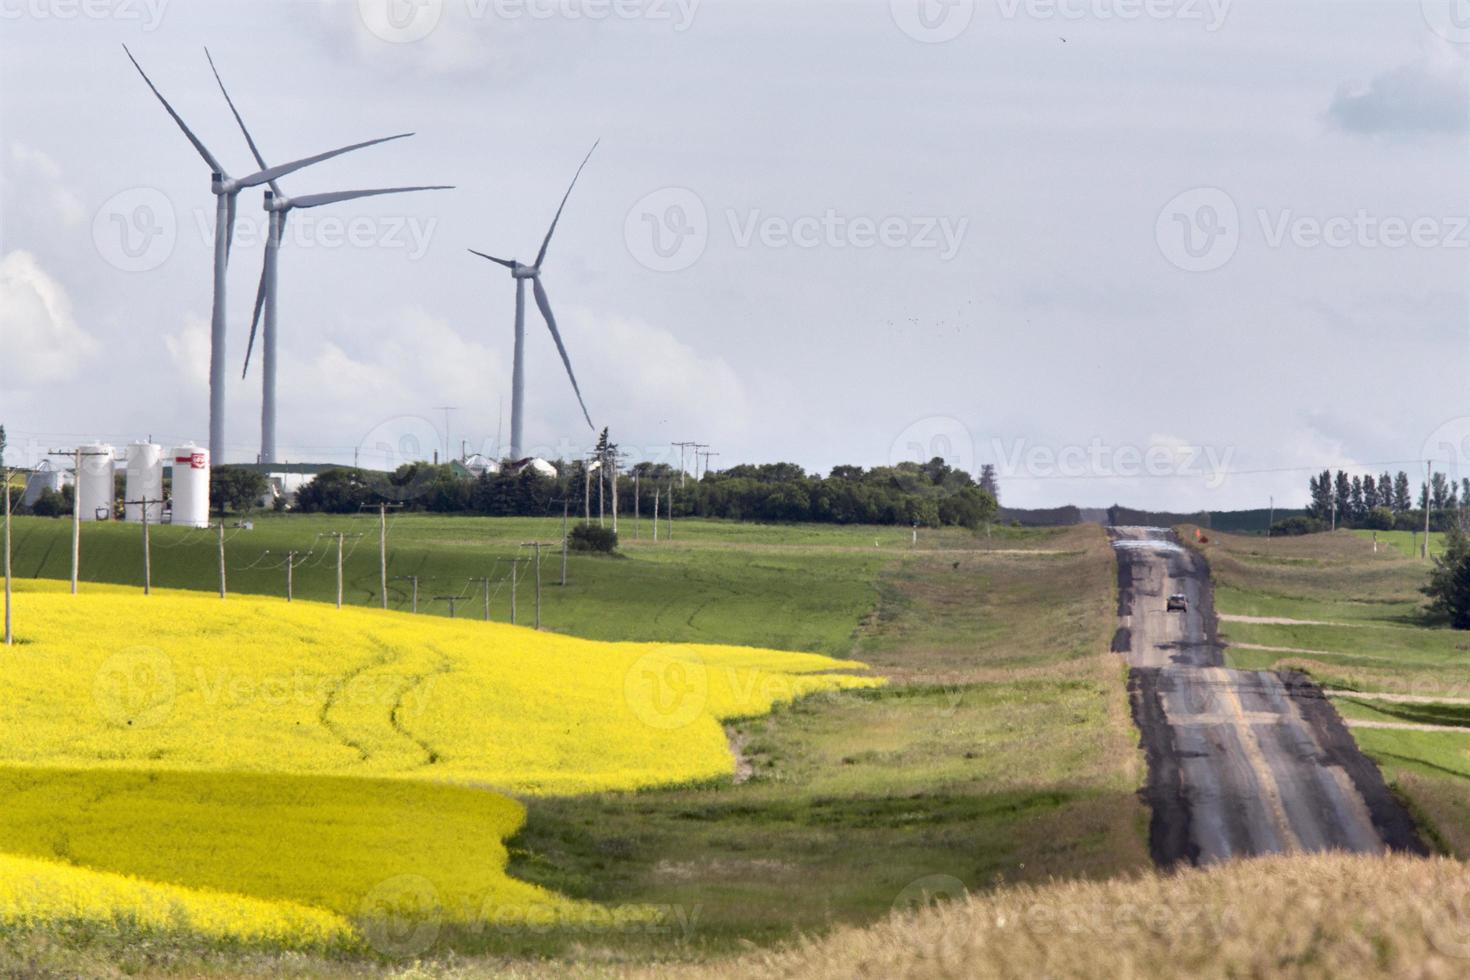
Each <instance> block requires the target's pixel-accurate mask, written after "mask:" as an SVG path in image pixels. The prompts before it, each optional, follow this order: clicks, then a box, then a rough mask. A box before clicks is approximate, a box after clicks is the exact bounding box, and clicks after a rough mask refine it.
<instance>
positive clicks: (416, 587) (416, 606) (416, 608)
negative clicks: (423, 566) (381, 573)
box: [393, 575, 419, 612]
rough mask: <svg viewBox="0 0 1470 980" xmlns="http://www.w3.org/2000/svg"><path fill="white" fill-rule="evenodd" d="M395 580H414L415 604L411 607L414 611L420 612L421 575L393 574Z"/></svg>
mask: <svg viewBox="0 0 1470 980" xmlns="http://www.w3.org/2000/svg"><path fill="white" fill-rule="evenodd" d="M393 581H395V582H399V581H403V582H412V583H413V606H412V607H411V608H412V609H413V611H414V612H418V611H419V577H418V576H417V575H395V576H393Z"/></svg>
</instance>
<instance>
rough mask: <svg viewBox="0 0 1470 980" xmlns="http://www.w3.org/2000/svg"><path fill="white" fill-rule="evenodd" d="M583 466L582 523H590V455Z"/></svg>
mask: <svg viewBox="0 0 1470 980" xmlns="http://www.w3.org/2000/svg"><path fill="white" fill-rule="evenodd" d="M583 465H584V467H585V476H586V479H585V480H583V481H582V482H583V488H582V523H584V524H591V523H592V457H591V456H588V457H587V462H586V463H585V464H583Z"/></svg>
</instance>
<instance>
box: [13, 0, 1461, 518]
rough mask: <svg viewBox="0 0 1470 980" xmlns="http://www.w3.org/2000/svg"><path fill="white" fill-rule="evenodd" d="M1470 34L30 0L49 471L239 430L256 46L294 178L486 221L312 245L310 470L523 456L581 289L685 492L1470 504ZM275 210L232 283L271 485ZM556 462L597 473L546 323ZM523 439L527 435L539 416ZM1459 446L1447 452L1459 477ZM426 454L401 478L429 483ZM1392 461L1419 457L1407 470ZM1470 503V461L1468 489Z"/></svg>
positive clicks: (1337, 8)
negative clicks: (1321, 485) (502, 263)
mask: <svg viewBox="0 0 1470 980" xmlns="http://www.w3.org/2000/svg"><path fill="white" fill-rule="evenodd" d="M1453 10H1454V6H1453V3H1452V0H1445V2H1443V3H1440V2H1438V0H1425V2H1424V3H1422V4H1421V3H1420V2H1418V0H1375V2H1370V3H1345V2H1341V0H1332V2H1303V0H1291V2H1283V0H1236V2H1233V3H1232V2H1228V0H892V2H890V0H872V2H862V3H858V2H852V3H840V4H838V3H814V2H798V0H783V2H772V3H755V2H743V0H740V2H737V0H362V2H359V0H339V2H291V3H284V2H279V3H274V4H262V3H250V4H246V3H224V2H200V0H0V423H3V424H5V425H6V427H7V429H8V430H9V432H10V436H11V444H12V455H11V459H12V461H16V460H19V461H20V462H22V463H24V462H28V461H33V460H34V459H35V458H37V456H38V455H39V454H40V453H43V452H44V451H45V450H47V449H52V448H59V447H61V446H65V445H69V444H71V443H74V442H76V441H77V440H78V439H81V438H94V437H100V438H103V439H106V440H110V441H113V442H117V443H124V442H126V441H129V440H132V439H135V438H138V437H143V436H147V435H150V434H151V435H152V436H153V437H154V438H155V439H158V440H161V441H174V440H195V441H198V442H200V443H203V442H204V441H205V440H206V436H207V431H208V429H207V387H206V380H207V369H208V354H209V352H208V346H209V344H208V318H209V303H210V262H211V240H212V239H211V234H212V233H211V230H210V229H211V227H212V222H213V205H214V198H213V196H212V195H211V194H210V193H209V174H208V170H207V167H206V166H205V165H204V163H203V162H202V161H201V160H200V159H199V157H198V156H197V155H196V154H195V152H194V151H193V149H192V148H191V147H190V146H189V144H188V142H187V141H186V140H185V138H184V137H183V135H182V134H181V133H180V132H179V131H178V130H177V129H176V128H175V126H174V125H173V123H172V122H171V121H170V120H169V118H168V117H167V115H166V114H165V113H164V111H163V110H162V108H161V107H160V106H159V105H158V103H157V102H156V101H155V100H154V99H153V96H152V95H151V94H150V93H149V92H148V90H147V88H146V87H145V86H144V84H143V82H142V80H141V79H139V78H138V76H137V74H136V73H135V72H134V70H133V68H132V66H131V65H130V64H129V63H128V61H127V59H126V57H125V56H124V54H123V51H122V48H121V46H120V44H121V43H127V44H128V46H129V47H130V48H131V49H132V51H133V53H134V54H135V55H136V56H137V58H138V59H139V61H140V62H141V63H142V64H143V66H144V68H145V69H147V70H148V71H149V73H150V75H151V76H152V77H153V80H154V82H155V83H156V84H157V85H158V86H159V88H160V90H161V91H162V92H163V93H164V94H165V96H167V97H168V98H169V99H170V100H171V101H172V102H173V103H174V105H175V107H176V108H177V109H178V111H179V112H180V113H181V115H182V116H183V117H184V119H185V120H186V121H188V122H189V124H190V125H191V126H192V127H193V128H194V129H195V131H196V132H197V133H199V135H200V136H201V138H202V139H203V140H204V141H205V143H206V144H207V145H208V146H209V147H210V148H211V149H212V150H213V151H214V153H215V154H216V155H217V156H219V157H220V158H221V160H222V161H223V162H224V163H225V165H226V166H227V167H228V168H230V169H231V171H232V173H234V174H235V175H236V176H243V175H245V174H246V173H249V172H250V171H252V170H254V169H255V168H254V167H253V166H251V160H250V157H249V153H248V149H247V147H246V146H245V143H244V141H243V138H242V137H241V136H240V134H239V132H238V130H237V129H236V128H235V127H234V124H233V121H232V119H231V117H230V116H229V113H228V110H227V107H226V106H225V104H224V101H223V99H222V98H221V96H220V94H219V92H218V90H217V89H216V88H215V87H214V84H213V79H212V77H211V75H210V73H209V68H208V65H207V63H206V62H205V58H204V51H203V47H204V45H206V44H208V45H209V46H210V50H211V52H212V53H213V54H214V57H215V60H216V63H217V64H218V66H219V68H220V71H221V73H222V75H223V77H224V80H225V82H226V84H227V85H229V86H230V91H231V94H232V95H233V96H234V98H235V101H236V103H237V105H238V106H239V107H240V110H241V112H242V113H243V114H244V116H245V119H246V121H247V123H249V124H250V126H251V128H252V131H253V133H254V135H255V136H256V138H257V140H258V142H259V143H260V145H261V149H262V151H263V153H264V154H265V156H266V157H267V159H268V160H270V161H271V162H272V163H276V162H283V161H285V160H288V159H293V158H297V157H301V156H306V155H309V154H311V153H315V152H318V151H320V150H324V149H328V148H332V147H335V146H338V145H342V144H345V143H350V142H356V141H360V140H364V139H368V138H372V137H376V136H383V135H388V134H391V133H396V132H401V131H406V130H414V131H416V133H417V135H416V136H415V137H413V138H412V139H409V140H402V141H399V142H396V143H392V144H389V145H386V146H381V147H374V148H371V149H367V150H364V151H361V152H358V153H355V154H352V155H349V156H345V157H342V158H340V159H338V160H334V161H331V162H329V163H325V164H322V165H320V166H317V167H314V168H312V169H310V170H305V171H301V172H299V173H297V174H293V175H292V176H290V177H288V178H285V179H284V180H283V181H282V184H283V186H284V188H285V190H286V191H287V192H288V193H292V194H304V193H313V192H320V191H331V190H346V189H355V188H362V187H380V186H393V185H401V184H416V183H444V184H455V185H457V188H458V189H457V190H454V191H445V192H437V193H434V194H420V195H412V196H404V197H397V198H393V197H388V198H381V199H377V200H375V201H370V202H353V203H350V204H346V205H339V206H337V207H334V208H322V209H319V210H315V211H300V212H297V214H296V216H295V217H294V218H293V225H292V226H291V229H290V232H289V233H288V237H287V240H286V243H285V245H284V246H283V248H282V253H281V263H280V269H281V271H280V287H279V288H280V297H281V310H280V331H281V358H282V362H281V388H282V395H281V420H280V436H279V441H280V444H281V455H282V456H283V457H285V458H287V459H291V460H342V461H351V459H352V458H353V452H354V449H357V450H359V458H360V460H361V462H362V463H364V464H365V465H382V464H383V463H384V462H385V461H389V460H387V457H385V455H384V452H383V450H382V449H381V448H380V447H382V446H385V445H387V446H395V447H396V446H399V445H402V444H403V441H404V439H405V438H407V439H410V440H411V439H418V440H419V441H420V442H421V443H423V444H424V445H426V446H429V445H432V444H433V443H435V442H437V441H441V440H443V439H444V438H445V434H444V431H443V430H444V414H443V412H442V411H437V410H436V407H437V406H456V410H455V411H454V412H453V413H451V415H450V424H449V428H450V431H449V439H450V441H451V442H452V445H453V449H454V452H455V453H458V451H459V448H460V443H461V440H468V443H469V446H470V448H471V450H485V451H494V450H495V448H496V446H495V442H496V436H497V432H498V431H499V432H501V433H502V437H503V438H508V436H509V388H510V365H511V340H512V329H511V325H512V316H513V303H514V288H513V285H512V283H511V280H510V277H509V275H508V274H506V272H505V270H503V269H500V268H499V267H497V266H493V265H490V264H489V263H487V262H484V261H483V260H481V259H477V258H475V257H474V256H471V255H469V254H468V253H467V252H466V248H475V249H479V250H482V251H487V252H491V253H493V254H499V255H511V256H516V257H519V258H521V259H523V260H526V261H529V260H530V259H532V258H533V257H534V255H535V251H536V249H537V247H538V246H539V243H540V240H541V236H542V235H543V234H544V232H545V229H546V226H547V224H548V222H549V221H550V218H551V215H552V212H553V211H554V210H555V207H556V202H557V200H558V198H559V197H560V195H561V193H562V191H563V190H564V189H565V186H566V182H567V181H568V179H569V178H570V176H571V174H572V172H573V170H574V169H575V168H576V165H577V163H578V161H579V160H580V159H581V157H582V155H583V154H584V153H585V152H586V151H587V148H588V147H589V146H590V145H591V144H592V142H593V140H594V139H596V138H599V137H600V138H601V140H602V144H601V146H600V148H599V149H598V151H597V153H596V154H595V155H594V156H593V158H592V160H591V162H590V163H589V165H588V167H587V170H586V171H585V173H584V175H583V178H582V181H581V183H580V184H579V185H578V187H577V190H576V192H575V194H574V195H573V198H572V200H571V203H570V204H569V206H568V209H567V212H566V215H565V216H564V218H563V220H562V224H561V226H560V228H559V230H558V232H557V236H556V238H555V240H554V241H553V243H552V246H551V250H550V255H549V257H548V260H547V263H546V267H545V272H544V279H543V281H544V283H545V285H546V288H547V291H548V293H549V294H550V297H551V301H552V305H553V308H554V309H555V311H556V313H557V317H558V319H559V320H560V321H561V325H562V328H563V332H564V335H565V338H566V342H567V345H568V348H569V350H570V353H571V357H572V362H573V365H574V367H575V368H576V370H577V372H578V378H579V381H580V382H581V385H582V390H583V393H584V394H585V396H586V400H587V404H588V406H589V408H590V410H591V413H592V416H593V418H594V420H595V421H597V422H598V424H599V425H603V424H606V425H609V426H611V429H612V433H613V436H614V439H615V440H616V441H618V442H620V443H622V444H623V445H624V446H625V447H626V448H629V449H631V450H633V452H634V453H635V456H637V457H652V458H667V454H668V452H669V450H668V445H669V443H670V442H672V441H676V440H698V441H700V442H705V443H709V444H712V446H713V448H714V449H715V450H717V451H718V452H719V454H720V455H719V456H718V457H717V458H716V459H715V460H714V463H715V465H716V466H722V465H729V464H732V463H736V462H745V461H774V460H792V461H796V462H799V463H801V464H803V465H804V466H806V467H808V468H809V469H814V470H821V471H825V470H827V469H828V468H830V467H831V466H832V465H834V464H837V463H858V464H863V465H877V464H882V463H887V462H891V461H896V460H898V459H904V458H916V457H920V456H922V457H927V456H929V455H934V454H941V455H946V456H948V457H950V458H951V459H952V460H953V461H954V462H956V463H957V464H959V465H962V466H964V467H966V468H969V469H972V470H973V469H976V468H978V467H979V465H980V464H981V463H985V462H990V463H995V464H996V465H997V466H998V467H999V469H1000V474H1001V486H1002V496H1003V500H1004V502H1006V503H1009V504H1012V505H1016V506H1046V505H1055V504H1061V503H1067V502H1075V503H1078V504H1083V505H1106V504H1109V503H1112V502H1114V501H1115V500H1116V501H1121V502H1125V503H1130V504H1135V505H1138V506H1150V507H1170V508H1178V509H1191V508H1199V507H1209V508H1223V507H1234V506H1264V505H1265V503H1266V500H1267V498H1268V496H1270V495H1271V494H1275V495H1276V498H1277V502H1278V504H1288V505H1290V504H1299V503H1301V502H1302V500H1303V498H1304V496H1305V490H1304V488H1305V482H1306V477H1307V472H1306V470H1305V469H1299V468H1309V467H1321V466H1333V467H1337V466H1343V467H1347V468H1353V467H1356V466H1359V465H1362V466H1363V467H1364V468H1365V469H1368V470H1371V471H1374V472H1376V471H1379V470H1382V469H1394V470H1397V469H1400V468H1403V469H1410V470H1411V471H1412V470H1413V464H1411V463H1410V462H1409V461H1412V460H1418V459H1422V458H1423V457H1424V456H1426V455H1430V454H1434V455H1437V456H1438V457H1439V458H1445V457H1446V456H1451V455H1453V456H1454V457H1455V459H1454V465H1452V466H1451V467H1449V468H1451V469H1455V472H1456V473H1457V475H1470V462H1467V458H1470V306H1467V297H1466V281H1467V280H1466V275H1465V272H1466V265H1467V260H1470V227H1467V215H1470V167H1467V164H1470V153H1467V79H1470V70H1467V64H1470V21H1467V22H1466V23H1467V26H1466V27H1464V28H1461V27H1460V26H1459V23H1458V22H1457V21H1456V20H1455V19H1454V18H1453V17H1452V16H1451V14H1452V13H1453ZM260 200H261V197H260V193H259V192H258V191H255V190H250V191H246V192H245V193H243V194H242V195H241V197H240V201H241V217H240V223H239V227H238V230H237V238H236V244H235V250H234V254H233V258H232V263H231V267H230V275H229V290H230V292H229V318H230V325H229V329H230V335H229V344H230V346H229V352H228V358H229V362H230V364H231V368H230V372H229V373H230V386H229V395H228V407H229V414H228V442H229V453H228V459H229V460H231V461H244V460H253V459H254V458H255V453H256V451H257V448H258V446H259V438H260V427H259V404H260V387H259V386H260V376H259V373H258V368H257V367H256V366H252V368H251V373H250V375H249V377H247V378H244V379H241V377H240V364H241V361H242V359H243V355H244V350H245V341H246V337H247V335H248V332H249V318H250V312H251V306H252V302H253V299H254V294H255V285H256V281H257V279H258V277H259V273H260V260H261V248H260V239H261V232H262V228H263V217H264V213H263V212H262V211H261V210H260ZM527 327H528V330H527V335H528V351H527V365H528V398H527V424H526V441H527V444H528V449H530V450H533V451H536V452H539V453H541V454H543V455H550V456H556V455H559V454H561V455H571V454H574V453H577V452H579V451H581V450H583V449H585V448H586V447H587V445H588V443H589V442H590V440H591V433H590V432H589V431H588V429H587V427H586V424H585V422H583V421H582V419H581V413H580V411H579V410H578V408H577V405H576V400H575V398H574V396H573V393H572V390H571V386H570V383H569V382H568V380H567V378H566V376H565V373H564V372H563V370H562V368H561V365H560V363H559V360H558V358H557V355H556V351H555V348H554V346H553V345H552V342H551V339H550V337H549V336H548V334H547V332H546V330H545V328H544V327H543V326H542V324H541V323H540V321H539V319H537V318H536V317H535V315H534V308H533V309H532V311H531V315H530V316H529V317H528V323H527ZM502 411H504V413H505V417H504V421H503V423H502V421H501V413H502ZM1426 446H1428V447H1429V448H1426ZM391 461H393V462H396V460H391ZM1385 464H1391V465H1385ZM1456 466H1457V467H1458V468H1457V469H1456Z"/></svg>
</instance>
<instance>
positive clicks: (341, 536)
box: [317, 531, 362, 609]
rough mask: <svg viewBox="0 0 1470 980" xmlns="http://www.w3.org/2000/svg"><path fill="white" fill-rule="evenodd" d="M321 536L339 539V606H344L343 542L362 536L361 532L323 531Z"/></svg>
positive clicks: (339, 607)
mask: <svg viewBox="0 0 1470 980" xmlns="http://www.w3.org/2000/svg"><path fill="white" fill-rule="evenodd" d="M317 537H319V538H336V539H337V608H338V609H341V608H342V543H343V541H344V540H346V539H347V538H348V537H354V538H360V537H362V535H361V534H353V535H348V534H347V532H345V531H323V532H322V533H321V534H319V535H317Z"/></svg>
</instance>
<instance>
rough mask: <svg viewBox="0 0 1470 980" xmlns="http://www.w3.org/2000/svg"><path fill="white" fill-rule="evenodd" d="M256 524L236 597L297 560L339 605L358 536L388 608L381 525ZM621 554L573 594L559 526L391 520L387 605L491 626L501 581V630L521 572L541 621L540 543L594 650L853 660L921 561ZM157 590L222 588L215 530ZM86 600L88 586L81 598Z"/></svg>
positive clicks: (724, 549) (231, 549) (721, 536)
mask: <svg viewBox="0 0 1470 980" xmlns="http://www.w3.org/2000/svg"><path fill="white" fill-rule="evenodd" d="M253 523H254V527H253V528H252V529H249V530H246V529H242V528H235V527H232V528H229V529H228V530H227V531H226V544H225V554H226V579H227V588H228V589H229V590H231V591H236V592H247V593H257V594H263V595H284V594H285V589H286V571H285V566H284V563H285V560H286V555H287V553H289V552H291V551H295V552H297V553H298V555H300V556H306V555H308V554H309V555H310V557H303V558H299V559H298V560H299V561H301V564H299V566H297V567H295V569H294V571H293V572H292V576H293V594H294V596H295V597H296V598H298V599H313V600H318V601H322V602H330V601H334V599H335V596H336V544H335V543H334V541H333V539H331V538H329V537H325V535H328V534H332V533H335V532H342V533H344V534H347V535H356V537H351V538H348V539H346V540H345V542H344V549H343V554H344V562H343V565H344V573H343V580H344V589H343V599H344V601H345V602H347V603H351V604H356V605H366V606H376V605H378V603H379V601H380V591H379V549H378V518H377V515H376V514H372V515H362V516H347V517H333V516H315V515H311V516H307V515H289V516H278V515H270V516H262V517H258V518H255V519H254V520H253ZM620 530H621V532H622V536H623V546H622V552H623V554H622V556H621V557H616V558H609V557H605V556H597V557H593V556H588V555H579V554H576V553H575V552H574V553H572V554H571V555H570V557H569V559H568V562H567V585H566V587H565V588H562V587H561V586H559V585H557V584H556V583H557V582H558V581H559V577H560V570H561V568H560V561H561V559H560V551H559V546H560V541H561V519H560V518H555V519H552V518H481V517H436V516H430V515H418V514H412V515H400V516H390V518H389V525H388V575H389V578H390V582H389V596H388V605H389V608H392V609H400V610H407V609H409V608H410V606H411V599H412V586H411V584H410V582H408V581H405V580H402V579H399V578H398V577H399V576H410V575H416V576H418V578H419V607H418V608H419V612H421V613H425V614H433V615H441V616H447V615H449V603H448V602H447V601H445V600H444V599H440V598H435V597H436V596H449V595H453V596H456V597H458V599H457V602H456V607H457V609H456V614H457V615H458V616H460V617H469V618H481V617H483V616H484V612H485V603H484V595H485V588H484V586H483V585H482V584H481V582H480V581H479V580H480V579H489V580H490V582H489V592H490V604H489V610H490V618H491V619H494V620H497V621H500V622H508V621H509V620H510V615H511V608H510V607H511V593H512V583H511V561H512V560H513V559H517V558H519V559H524V560H525V561H524V563H523V564H521V565H520V566H518V569H517V573H516V577H517V580H518V582H517V586H516V589H515V592H516V606H517V621H518V622H520V623H522V624H526V623H529V622H531V621H532V620H533V619H534V610H535V591H536V589H535V578H536V574H535V568H534V563H533V562H532V560H531V559H532V558H533V556H534V549H532V548H529V547H526V546H525V545H524V542H530V541H537V540H539V541H542V542H547V543H548V545H547V546H546V547H544V548H543V549H542V562H541V582H542V590H541V592H542V617H541V622H542V626H543V627H544V628H546V629H551V630H555V631H559V632H565V633H569V634H573V635H576V636H584V637H588V638H590V639H607V640H635V639H636V640H669V641H674V640H687V641H700V642H723V643H741V644H749V645H754V646H768V647H774V648H776V649H786V650H803V651H816V652H822V653H841V652H844V651H846V650H847V649H848V648H849V647H850V645H851V642H852V636H853V631H854V629H855V628H856V627H857V625H858V623H859V622H860V621H861V620H862V618H863V616H864V615H866V614H867V613H868V611H869V610H871V609H872V607H873V604H874V601H875V599H876V594H875V591H874V583H875V581H876V578H877V575H878V571H879V569H881V568H883V567H885V566H886V565H888V564H890V563H892V562H894V561H895V560H898V559H900V558H902V557H903V556H904V555H907V554H909V553H910V552H911V551H913V550H914V549H913V548H911V547H910V537H909V535H910V532H909V530H908V529H907V528H891V527H883V528H876V527H866V526H859V527H839V526H836V525H796V526H777V525H760V524H737V523H727V522H719V521H697V520H688V521H676V522H675V525H674V540H673V541H672V542H670V541H668V540H667V525H666V524H665V525H663V526H662V527H661V529H660V538H661V540H660V541H659V542H658V543H657V544H655V543H654V542H653V541H652V540H651V528H650V524H649V522H648V521H644V522H643V523H642V529H641V530H642V537H641V539H639V540H635V539H634V538H633V533H632V532H633V529H632V527H631V522H624V524H623V526H622V527H621V528H620ZM151 533H152V536H153V539H152V541H153V547H152V551H153V562H152V565H153V584H154V585H156V586H159V587H165V588H179V589H197V590H203V591H214V590H217V589H218V587H219V558H218V548H217V539H216V535H215V532H214V531H211V530H195V529H188V528H176V527H168V526H160V527H155V528H153V529H152V532H151ZM1038 533H1039V532H1027V531H1019V530H1012V529H1007V530H1005V531H997V533H996V534H995V537H994V538H993V542H992V543H993V544H994V546H995V547H998V548H1000V547H1013V546H1015V544H1016V543H1017V542H1021V543H1024V542H1028V541H1034V540H1036V539H1037V536H1038ZM81 538H82V541H81V555H82V560H81V579H82V582H83V583H86V582H89V581H92V582H109V583H115V584H121V585H141V584H142V581H143V547H142V533H141V528H140V527H139V526H138V525H136V524H132V525H129V524H121V523H107V524H84V525H82V532H81ZM70 544H71V524H70V522H69V521H67V520H64V519H62V520H58V519H50V518H34V517H32V518H16V519H15V527H14V549H15V555H14V571H15V576H16V578H18V579H25V578H53V579H65V578H67V577H68V576H69V575H70V568H71V564H70V563H71V558H70ZM984 546H985V539H984V538H983V537H981V538H978V539H977V537H976V536H975V535H973V534H971V533H970V532H968V531H963V530H958V529H953V528H949V529H944V530H926V531H924V532H922V533H921V534H920V541H919V546H918V550H928V549H949V548H976V547H984ZM83 587H84V588H85V584H84V585H83Z"/></svg>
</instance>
